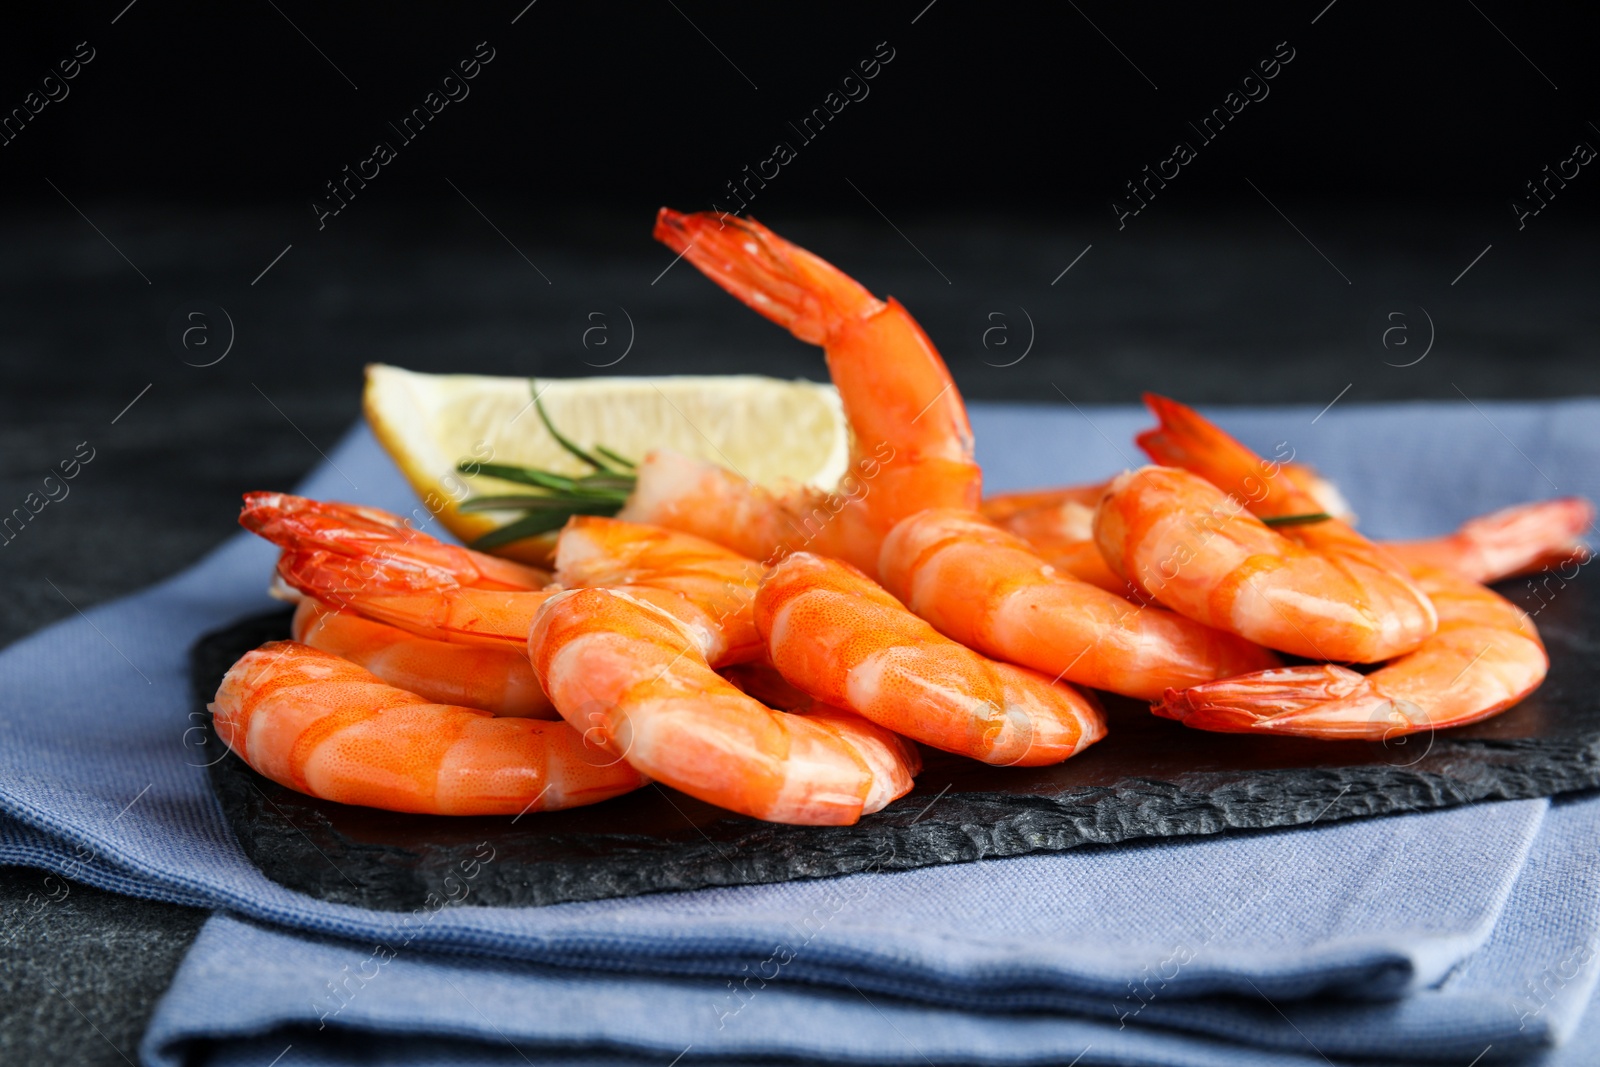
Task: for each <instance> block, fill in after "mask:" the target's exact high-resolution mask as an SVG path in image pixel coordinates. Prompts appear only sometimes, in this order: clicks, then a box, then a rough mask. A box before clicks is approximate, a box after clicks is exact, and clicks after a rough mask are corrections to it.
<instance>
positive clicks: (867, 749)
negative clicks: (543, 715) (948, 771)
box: [528, 589, 919, 825]
mask: <svg viewBox="0 0 1600 1067" xmlns="http://www.w3.org/2000/svg"><path fill="white" fill-rule="evenodd" d="M701 636H702V635H701V634H699V633H697V632H696V631H695V630H694V629H693V628H691V627H688V626H685V625H684V624H683V623H682V622H681V621H679V620H678V619H677V618H675V617H673V616H672V615H671V614H669V613H668V612H666V611H664V610H662V609H661V608H660V607H658V606H657V605H655V604H653V603H648V602H646V601H643V600H639V599H636V598H635V597H634V596H633V595H631V594H630V593H628V592H624V591H622V590H619V589H575V590H572V591H570V592H564V593H560V594H557V595H556V596H554V597H552V598H551V599H550V600H549V602H548V603H546V604H545V606H544V607H543V608H542V609H541V610H540V612H539V616H538V618H537V620H536V621H535V623H534V627H533V631H532V633H531V634H530V635H529V637H528V652H529V656H530V658H531V659H532V660H533V663H534V666H535V668H536V669H537V670H538V672H539V675H540V677H542V678H543V679H544V681H545V687H546V689H547V690H548V691H549V693H550V698H551V700H553V701H554V702H555V705H556V707H557V708H558V709H560V711H561V714H562V716H563V717H564V718H565V719H566V720H567V721H568V722H569V723H571V724H572V725H573V726H574V727H576V728H578V729H582V730H584V731H585V736H587V737H589V738H590V739H591V740H594V741H596V742H597V743H599V744H602V745H604V746H605V748H606V749H607V750H608V751H609V752H611V753H612V754H613V755H614V756H617V757H620V758H621V759H623V760H625V761H626V762H628V763H630V764H632V765H633V766H634V767H637V768H638V769H639V770H640V771H641V772H643V773H644V774H647V775H649V776H650V777H652V778H655V779H657V780H658V781H661V782H665V783H666V784H668V785H670V786H672V787H674V788H676V789H680V790H682V791H683V792H685V793H688V794H689V795H690V796H694V797H698V798H699V799H701V800H704V801H706V802H707V803H711V804H716V805H719V806H721V807H724V808H728V809H729V810H731V811H737V812H741V813H743V814H745V815H750V816H753V817H755V818H758V819H767V820H769V821H772V822H784V823H803V824H815V825H844V824H849V823H853V822H855V821H856V820H857V819H859V818H860V817H861V816H862V815H864V814H869V813H871V812H874V811H878V810H879V809H881V808H882V807H883V806H884V805H885V804H888V803H889V802H890V801H891V800H893V799H894V798H896V797H898V796H901V795H903V794H904V793H906V792H907V791H909V790H910V788H911V778H912V775H913V774H915V773H916V771H917V769H918V766H919V763H918V757H917V754H916V752H915V750H914V749H913V748H912V747H911V746H910V745H909V744H908V743H906V742H905V741H904V740H902V739H901V738H898V737H896V736H895V735H894V734H892V733H890V732H889V731H888V730H884V729H880V728H879V727H876V726H874V725H872V724H871V723H869V722H867V721H866V720H864V719H862V718H860V717H859V716H856V715H851V714H849V713H848V712H843V711H839V710H838V709H834V708H820V707H819V708H815V709H812V710H808V711H805V712H783V711H773V710H772V709H770V708H767V707H765V706H764V705H762V704H761V703H759V702H758V701H756V700H754V699H752V698H751V697H749V696H746V695H745V694H744V693H742V692H740V691H739V690H738V689H736V688H734V687H733V686H732V685H730V684H728V683H727V682H726V681H724V680H723V679H722V678H721V677H719V676H718V675H717V674H716V672H715V671H713V670H712V669H711V667H710V665H709V664H708V663H707V662H706V658H705V653H704V650H703V648H702V646H701V643H700V637H701Z"/></svg>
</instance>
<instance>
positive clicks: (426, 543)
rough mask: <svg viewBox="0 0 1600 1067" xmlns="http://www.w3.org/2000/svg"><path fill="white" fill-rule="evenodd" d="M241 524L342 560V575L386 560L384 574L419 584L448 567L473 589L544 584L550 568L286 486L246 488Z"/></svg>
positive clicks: (355, 577) (352, 575) (357, 574)
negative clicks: (274, 489) (488, 552)
mask: <svg viewBox="0 0 1600 1067" xmlns="http://www.w3.org/2000/svg"><path fill="white" fill-rule="evenodd" d="M239 525H241V526H243V527H244V528H245V529H247V530H249V531H250V532H252V533H254V534H258V535H260V536H261V537H264V538H266V539H267V540H268V541H271V542H272V543H273V544H275V545H277V546H279V547H280V548H285V549H293V550H295V551H299V552H308V553H309V552H316V553H319V554H321V555H322V556H324V557H331V558H332V559H334V560H338V559H343V560H348V561H350V562H349V565H348V567H347V568H346V570H347V577H348V578H349V579H351V580H352V581H355V582H359V581H360V580H362V579H363V578H364V575H363V573H362V570H363V566H366V565H371V563H373V562H374V561H380V560H381V561H382V562H384V563H386V564H387V565H388V570H389V573H390V574H393V575H400V574H412V575H415V576H416V580H417V581H421V582H423V583H424V584H426V583H427V582H428V580H429V579H430V578H431V577H433V576H435V575H437V574H441V573H443V574H448V575H449V576H450V578H451V580H452V581H453V582H455V583H456V584H457V585H462V586H468V587H471V588H476V589H542V588H544V586H546V585H548V584H549V582H550V572H548V571H544V570H540V569H539V568H537V567H528V566H524V565H523V564H520V563H513V562H511V561H510V560H506V559H501V558H500V557H498V556H490V555H486V554H485V553H482V552H474V551H473V550H472V549H470V548H462V547H460V546H459V545H451V544H446V543H445V542H443V541H440V540H439V539H438V538H436V537H432V536H430V535H428V534H426V533H423V532H422V531H421V530H419V529H417V528H416V527H414V526H412V525H410V524H409V522H408V521H407V520H405V519H402V518H400V517H399V516H398V515H392V514H390V513H389V512H387V511H382V510H380V509H378V508H369V507H363V506H361V505H359V504H342V503H338V502H335V501H323V500H311V499H308V498H307V497H303V496H294V495H292V494H290V493H246V494H245V495H244V508H243V509H242V510H241V511H240V513H239Z"/></svg>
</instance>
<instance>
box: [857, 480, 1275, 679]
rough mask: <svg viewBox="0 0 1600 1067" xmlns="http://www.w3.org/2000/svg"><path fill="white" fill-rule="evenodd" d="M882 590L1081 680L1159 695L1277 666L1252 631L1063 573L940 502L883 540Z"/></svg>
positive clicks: (952, 629)
mask: <svg viewBox="0 0 1600 1067" xmlns="http://www.w3.org/2000/svg"><path fill="white" fill-rule="evenodd" d="M879 571H880V572H881V573H882V575H883V583H884V587H885V588H887V589H888V590H889V592H891V593H893V594H894V595H895V596H897V597H899V598H900V600H901V601H903V602H904V603H905V605H906V606H907V607H909V608H910V609H911V610H912V611H914V612H916V613H917V614H918V615H920V616H922V618H923V619H925V620H927V621H928V622H930V623H932V624H933V626H934V628H935V629H937V630H938V631H939V632H940V633H942V634H944V635H945V636H946V637H950V638H953V639H955V640H957V641H959V642H961V643H962V644H964V645H966V646H967V647H968V648H972V649H976V650H977V651H979V652H982V653H983V654H984V655H986V656H991V657H993V658H995V659H1000V660H1004V661H1006V662H1007V663H1016V664H1020V665H1022V666H1025V667H1032V668H1033V669H1034V670H1037V671H1042V672H1044V673H1045V674H1046V675H1053V676H1055V677H1056V678H1065V679H1066V680H1067V681H1069V682H1076V683H1078V684H1079V685H1086V686H1092V687H1094V688H1096V689H1106V690H1109V691H1111V692H1114V693H1121V694H1123V695H1125V696H1131V697H1138V698H1141V699H1144V700H1154V699H1156V698H1158V697H1159V696H1160V695H1161V694H1162V693H1164V692H1165V691H1166V690H1167V689H1169V688H1180V689H1181V688H1185V687H1187V686H1191V685H1198V684H1199V683H1200V682H1203V681H1211V680H1212V679H1215V678H1227V677H1229V676H1231V675H1235V674H1243V673H1245V672H1246V671H1257V670H1263V669H1265V668H1267V667H1272V666H1276V665H1277V664H1278V663H1279V660H1278V657H1277V656H1274V655H1273V654H1272V653H1270V652H1267V651H1266V650H1265V649H1262V648H1261V647H1259V646H1258V645H1255V644H1252V643H1251V642H1249V641H1247V640H1245V639H1244V638H1242V637H1237V636H1235V635H1233V634H1231V633H1224V632H1223V631H1221V630H1215V629H1212V628H1211V627H1209V626H1203V625H1201V624H1200V623H1197V622H1194V621H1193V620H1190V619H1186V618H1184V617H1183V616H1182V615H1178V614H1176V613H1174V612H1171V611H1166V610H1164V609H1162V608H1158V607H1142V606H1138V605H1134V604H1130V603H1129V602H1128V601H1127V600H1124V599H1123V598H1122V597H1120V596H1116V595H1114V594H1111V593H1108V592H1106V591H1105V590H1103V589H1099V588H1096V587H1095V586H1093V585H1090V584H1088V583H1086V582H1081V581H1078V580H1077V579H1075V578H1072V577H1070V576H1066V575H1062V574H1058V573H1056V572H1055V571H1054V569H1053V568H1052V567H1051V566H1050V565H1049V564H1047V563H1045V562H1044V561H1043V560H1042V559H1040V558H1039V557H1038V556H1037V555H1035V554H1034V553H1033V552H1032V551H1030V550H1029V548H1028V546H1027V544H1026V543H1025V542H1024V541H1022V540H1021V539H1019V538H1017V537H1014V536H1012V535H1011V534H1008V533H1006V532H1005V531H1004V530H1001V529H999V528H998V527H996V526H994V525H993V524H992V523H989V522H987V521H985V520H984V518H983V517H982V516H981V515H978V514H977V513H975V512H967V511H953V510H948V509H947V510H930V511H924V512H920V513H918V514H916V515H913V516H911V517H910V518H908V519H905V520H903V521H902V522H901V523H900V524H899V525H898V526H896V527H895V528H894V530H893V531H891V532H890V534H889V536H888V537H887V538H886V539H885V540H884V542H883V555H882V559H881V562H880V564H879Z"/></svg>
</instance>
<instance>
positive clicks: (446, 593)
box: [239, 493, 550, 655]
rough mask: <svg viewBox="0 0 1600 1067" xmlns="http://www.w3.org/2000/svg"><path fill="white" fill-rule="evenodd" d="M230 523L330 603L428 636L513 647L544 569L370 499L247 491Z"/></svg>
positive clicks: (282, 574)
mask: <svg viewBox="0 0 1600 1067" xmlns="http://www.w3.org/2000/svg"><path fill="white" fill-rule="evenodd" d="M244 501H245V502H244V508H243V510H242V511H241V512H240V515H239V524H240V525H241V526H243V527H244V528H245V529H247V530H250V531H251V532H253V533H256V534H258V535H260V536H261V537H264V538H266V539H267V540H269V541H271V542H272V543H273V544H276V545H277V546H278V547H279V548H281V549H283V554H282V555H281V556H280V557H279V559H278V576H279V578H281V579H282V580H283V581H284V582H285V583H286V584H287V585H289V586H290V587H291V588H293V589H295V590H297V591H299V592H300V593H303V594H304V595H306V596H309V597H313V598H315V599H317V600H320V601H322V602H323V603H326V604H330V605H333V606H334V607H337V608H340V609H343V610H348V611H353V612H355V613H356V614H358V615H361V616H363V617H365V618H367V619H372V620H375V621H377V622H381V623H386V624H388V625H389V626H392V627H396V628H398V629H401V630H405V631H407V632H409V633H412V634H416V635H418V636H421V637H425V638H429V639H431V640H435V641H444V642H450V643H460V644H475V645H480V646H483V647H487V648H494V649H500V650H502V651H510V652H511V653H513V654H518V655H521V654H522V646H523V642H525V641H526V640H527V637H528V626H529V625H530V624H531V623H532V621H533V614H534V612H535V611H537V610H538V607H539V605H540V604H541V603H543V602H544V599H545V597H546V595H547V594H546V593H545V592H544V591H543V589H544V587H545V586H546V585H547V584H548V583H549V580H550V574H549V572H548V571H543V570H539V569H537V568H533V567H526V566H523V565H522V564H519V563H512V562H510V561H509V560H503V559H499V558H498V557H495V556H489V555H485V554H484V553H482V552H474V551H472V550H471V549H467V548H461V547H459V546H456V545H450V544H446V543H444V542H442V541H440V540H438V539H437V538H434V537H431V536H429V535H428V534H425V533H422V532H420V531H418V530H416V529H414V528H413V527H411V526H409V525H407V524H406V523H405V522H403V521H402V520H401V519H399V518H398V517H396V516H394V515H391V514H389V513H388V512H385V511H380V510H379V509H377V508H368V507H361V506H358V505H354V504H343V503H337V502H327V501H319V500H309V499H307V498H305V497H299V496H292V495H290V494H287V493H247V494H245V498H244Z"/></svg>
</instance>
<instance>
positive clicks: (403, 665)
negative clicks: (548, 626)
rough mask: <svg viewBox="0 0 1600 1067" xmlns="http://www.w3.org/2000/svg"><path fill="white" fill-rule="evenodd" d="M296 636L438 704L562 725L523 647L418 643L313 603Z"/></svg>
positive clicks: (297, 619)
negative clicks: (458, 705) (479, 709)
mask: <svg viewBox="0 0 1600 1067" xmlns="http://www.w3.org/2000/svg"><path fill="white" fill-rule="evenodd" d="M292 634H293V637H294V639H295V640H296V641H299V642H301V643H302V644H307V645H310V646H311V647H312V648H316V649H321V650H322V651H324V652H331V653H333V654H334V655H335V656H339V657H341V658H342V659H347V660H349V661H350V662H352V663H357V664H360V665H361V666H363V667H365V668H366V669H367V670H369V671H371V672H372V673H373V674H376V675H377V676H378V677H379V678H382V679H383V680H384V681H386V682H388V683H389V684H390V685H392V686H395V687H396V688H398V689H404V690H405V691H406V692H408V693H415V694H417V695H418V696H420V697H426V698H427V699H428V700H431V701H433V702H434V703H436V704H461V705H465V706H466V707H469V708H481V709H482V710H484V711H487V712H490V713H491V714H494V715H503V716H508V717H514V718H530V719H554V718H558V716H557V715H556V709H555V707H554V706H553V705H552V704H551V703H550V698H549V697H547V696H545V695H544V690H543V689H541V688H539V679H538V677H537V676H536V675H535V674H534V673H533V665H532V664H530V663H529V662H528V656H527V653H526V652H525V651H524V650H523V649H522V648H521V647H513V648H506V649H500V648H480V647H475V646H472V645H462V644H451V643H450V642H448V641H435V640H432V639H430V638H426V637H419V636H418V635H416V634H414V633H409V632H407V631H405V630H402V629H400V628H399V627H396V626H389V625H386V624H384V623H381V622H374V621H373V620H371V619H368V618H365V617H363V616H361V615H358V614H356V613H355V612H353V611H344V610H341V609H339V608H336V607H332V606H330V605H328V604H324V603H322V602H321V601H319V600H315V599H313V598H311V597H304V598H302V599H301V600H300V603H299V606H298V607H296V608H295V613H294V624H293V629H292Z"/></svg>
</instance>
